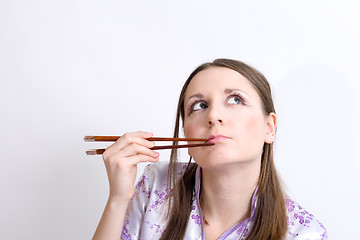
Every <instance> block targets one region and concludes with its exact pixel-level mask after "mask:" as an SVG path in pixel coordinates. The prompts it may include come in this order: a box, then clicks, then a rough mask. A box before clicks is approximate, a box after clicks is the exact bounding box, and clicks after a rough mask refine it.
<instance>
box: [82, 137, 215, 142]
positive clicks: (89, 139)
mask: <svg viewBox="0 0 360 240" xmlns="http://www.w3.org/2000/svg"><path fill="white" fill-rule="evenodd" d="M120 137H121V136H85V137H84V141H85V142H115V141H116V140H118V139H119V138H120ZM147 140H149V141H176V142H178V141H187V142H190V141H198V142H205V141H207V140H209V139H207V138H166V137H151V138H147Z"/></svg>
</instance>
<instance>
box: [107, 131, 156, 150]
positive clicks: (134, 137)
mask: <svg viewBox="0 0 360 240" xmlns="http://www.w3.org/2000/svg"><path fill="white" fill-rule="evenodd" d="M152 136H153V134H152V133H149V132H133V133H125V134H124V135H123V136H121V137H120V138H119V139H118V140H117V141H116V142H115V144H114V146H113V148H117V149H122V148H124V147H126V146H127V145H129V144H131V143H137V144H139V145H143V146H145V147H147V148H152V147H154V146H155V143H154V142H151V141H148V140H146V138H150V137H152Z"/></svg>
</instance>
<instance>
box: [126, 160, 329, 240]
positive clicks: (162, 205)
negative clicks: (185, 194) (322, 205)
mask: <svg viewBox="0 0 360 240" xmlns="http://www.w3.org/2000/svg"><path fill="white" fill-rule="evenodd" d="M186 167H187V163H183V164H181V165H180V166H179V168H178V169H179V171H178V173H177V176H178V177H180V176H181V175H182V174H183V172H184V171H185V169H186ZM167 170H168V164H166V163H158V164H151V165H149V166H147V167H146V169H145V171H144V174H143V176H141V177H140V179H139V181H138V183H137V184H136V185H135V195H134V197H133V199H132V202H131V206H130V207H129V209H128V213H127V214H126V218H125V224H124V227H123V231H122V234H121V238H122V239H124V240H131V239H143V240H148V239H160V237H161V235H162V234H163V231H164V230H165V228H166V225H167V218H166V215H164V213H166V212H167V205H166V202H167V201H166V200H167V199H168V198H169V197H172V193H171V192H172V191H171V189H168V188H167V186H166V177H167ZM200 181H201V169H200V168H199V167H198V169H197V172H196V179H195V188H194V193H193V199H192V200H193V204H192V209H191V213H190V218H189V222H188V226H187V230H186V233H185V237H184V239H199V240H200V239H202V240H203V239H205V236H204V232H203V217H202V213H201V208H200V204H199V193H200V186H201V183H200ZM285 204H286V209H287V214H288V216H287V222H288V234H287V236H286V239H287V240H290V239H295V240H305V239H309V238H308V237H307V236H309V235H308V234H309V233H311V236H314V238H311V239H322V240H326V239H327V232H326V229H325V227H324V226H323V225H322V224H321V223H320V222H319V221H318V220H317V219H316V218H315V217H314V216H313V215H312V214H311V213H309V212H308V211H306V210H305V209H303V208H302V207H301V206H299V205H298V204H297V203H296V202H294V201H292V200H291V199H290V198H288V197H286V198H285ZM255 211H256V192H255V193H254V197H253V199H252V206H251V217H250V218H248V219H245V220H244V221H242V222H240V223H238V224H236V225H234V226H233V227H232V228H230V229H229V230H227V231H226V232H225V233H224V234H223V236H221V237H220V238H219V239H239V238H240V239H245V238H246V237H247V235H248V234H249V232H250V230H251V227H252V225H253V217H254V215H255Z"/></svg>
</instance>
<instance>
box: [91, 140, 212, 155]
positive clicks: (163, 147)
mask: <svg viewBox="0 0 360 240" xmlns="http://www.w3.org/2000/svg"><path fill="white" fill-rule="evenodd" d="M212 145H215V143H198V144H184V145H166V146H155V147H152V148H150V149H152V150H162V149H173V148H191V147H205V146H212ZM104 152H105V149H91V150H87V151H86V155H98V154H103V153H104Z"/></svg>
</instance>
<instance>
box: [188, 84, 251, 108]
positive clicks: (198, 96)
mask: <svg viewBox="0 0 360 240" xmlns="http://www.w3.org/2000/svg"><path fill="white" fill-rule="evenodd" d="M232 92H242V93H243V94H244V95H245V96H246V97H249V95H248V94H247V93H246V92H245V91H244V90H241V89H238V88H227V89H225V90H224V93H226V94H230V93H232ZM203 97H204V95H202V94H201V93H198V94H195V95H192V96H191V97H189V99H188V100H187V101H186V102H185V105H187V103H188V102H189V100H190V99H192V98H200V99H201V98H203Z"/></svg>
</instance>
